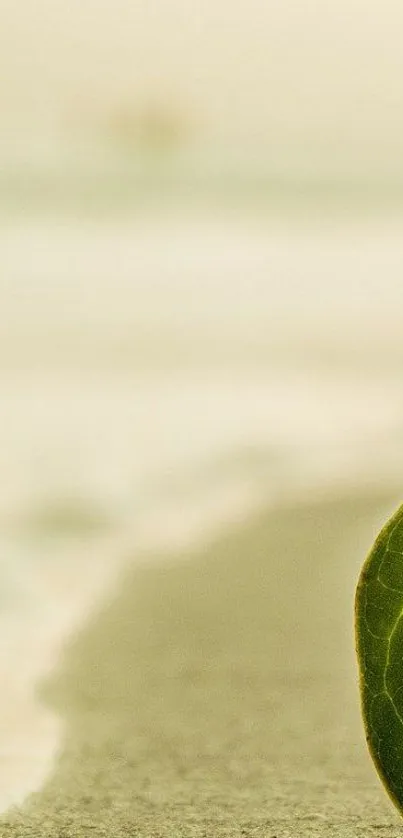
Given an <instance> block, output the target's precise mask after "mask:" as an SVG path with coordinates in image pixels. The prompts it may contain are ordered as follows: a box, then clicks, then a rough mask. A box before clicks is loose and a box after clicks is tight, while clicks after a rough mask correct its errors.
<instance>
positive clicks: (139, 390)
mask: <svg viewBox="0 0 403 838" xmlns="http://www.w3.org/2000/svg"><path fill="white" fill-rule="evenodd" d="M0 15H1V19H2V24H1V26H0V107H1V120H0V217H1V232H0V241H1V245H0V247H1V265H2V267H1V279H0V313H1V314H0V340H1V353H0V381H1V422H0V473H1V489H0V538H1V549H0V563H1V574H2V588H1V598H2V602H3V612H2V613H3V617H2V619H3V620H6V621H7V643H5V644H4V648H3V650H2V666H3V668H4V673H3V676H4V677H3V683H4V682H5V680H6V681H7V683H9V684H10V691H11V692H10V695H12V696H13V706H14V709H13V713H15V712H16V711H15V707H16V703H15V695H16V694H17V693H18V695H19V696H20V699H19V700H20V704H21V707H23V710H21V713H23V714H25V717H27V718H28V717H29V719H30V722H29V724H27V729H28V728H29V730H30V732H31V733H30V735H32V736H34V738H35V737H37V738H36V739H35V741H33V744H32V748H34V749H35V752H36V753H38V741H39V739H40V741H41V742H44V741H45V739H46V735H47V734H46V731H48V732H49V731H50V732H49V737H50V740H51V741H52V743H53V741H54V729H53V727H52V729H50V728H49V730H48V727H47V725H49V724H51V725H53V722H52V723H50V722H49V721H46V720H43V719H42V721H38V720H37V721H36V722H35V724H34V721H33V719H34V715H35V713H37V710H34V709H32V708H31V709H29V708H28V705H27V704H26V701H27V699H26V698H24V696H25V697H26V695H27V694H28V693H27V691H28V686H29V689H31V686H32V684H33V683H34V682H36V679H37V678H38V677H39V676H40V674H41V673H42V672H43V671H44V670H45V669H46V668H48V667H49V665H51V663H52V661H53V660H54V655H55V654H56V651H57V649H58V648H59V646H58V644H59V643H60V641H61V638H64V637H65V636H66V633H68V631H70V630H71V628H72V626H73V625H76V623H77V620H79V619H81V618H82V615H83V614H84V613H86V612H87V611H88V609H89V607H90V603H91V602H92V601H93V599H94V598H95V597H96V596H98V594H99V593H100V591H101V590H103V589H104V587H105V584H106V580H110V579H111V575H112V576H113V575H114V574H115V573H116V569H118V568H119V567H120V566H121V564H122V562H123V561H124V560H125V559H126V558H127V556H128V554H129V553H130V556H131V557H132V558H133V557H134V559H136V558H137V559H138V560H140V556H142V557H144V556H145V555H146V554H147V551H148V552H150V551H151V550H155V548H156V547H158V549H159V550H168V551H171V552H172V550H175V549H176V548H177V547H178V546H181V547H183V545H184V544H188V543H189V542H190V541H191V540H192V541H196V542H198V541H200V540H203V539H206V537H207V538H209V537H210V536H211V534H212V532H213V530H215V529H216V528H217V527H218V526H220V525H222V524H225V525H226V526H229V525H231V523H232V522H235V521H238V522H239V520H240V518H242V516H245V515H246V514H247V513H248V512H249V511H250V510H251V509H254V508H256V507H258V506H265V505H266V506H268V505H274V504H282V505H284V504H285V503H288V502H290V501H292V502H293V503H296V502H299V501H305V500H306V498H307V497H308V496H309V497H313V498H318V497H324V496H326V497H332V496H333V495H334V496H335V497H336V496H338V495H340V493H343V492H346V491H352V492H355V491H356V492H359V493H361V494H362V492H372V491H373V490H374V489H379V488H381V489H382V488H384V487H392V490H396V491H398V487H399V485H400V484H401V469H402V466H403V449H402V440H403V399H402V388H401V369H402V362H403V345H402V340H401V317H402V309H403V281H402V276H403V238H402V234H401V215H402V211H403V158H402V153H401V149H402V145H403V88H402V81H401V80H402V76H403V53H402V50H401V29H402V25H403V11H402V8H401V5H400V4H399V3H397V2H396V1H395V0H386V2H384V3H382V5H380V4H377V3H374V2H372V3H371V2H370V3H368V2H365V3H364V2H363V0H348V2H347V0H339V2H338V3H337V4H336V3H333V4H324V3H323V2H320V0H306V2H305V3H303V4H296V3H291V2H289V0H283V2H282V3H278V2H275V0H268V2H265V3H262V2H259V1H258V0H248V2H246V0H233V1H232V2H231V3H230V2H227V0H221V2H214V3H213V2H210V0H203V2H201V0H186V2H185V0H170V2H169V3H163V2H161V0H148V2H147V3H133V2H129V0H114V2H113V3H112V2H111V0H102V1H101V0H96V2H95V0H86V2H85V3H83V2H82V0H80V2H78V0H70V2H69V3H68V4H66V3H62V2H61V0H36V2H35V4H33V3H29V2H27V1H26V0H25V2H20V3H17V4H16V3H15V2H14V3H12V2H9V0H1V1H0ZM359 559H361V556H360V557H359ZM357 566H358V565H357ZM353 570H354V572H355V570H356V567H355V568H354V569H353ZM27 625H28V626H29V631H28V630H27ZM3 634H4V632H3ZM16 660H18V661H19V666H18V672H17V671H15V670H16V668H15V661H16ZM3 700H4V701H5V700H6V696H5V697H3ZM17 704H18V702H17ZM18 706H20V705H18ZM35 718H36V716H35ZM35 725H37V727H35ZM41 725H42V727H41ZM9 729H10V730H11V729H12V725H9ZM32 731H34V732H33V733H32ZM35 731H36V732H35ZM52 737H53V738H52ZM10 747H12V744H11V745H10ZM49 748H50V751H52V748H53V744H52V745H51V746H49ZM49 748H48V750H46V748H45V746H44V753H45V752H46V753H45V757H46V759H47V758H48V751H49ZM30 772H31V774H30V777H31V779H30V780H29V782H28V781H27V782H28V785H27V787H28V786H29V783H30V782H31V784H32V765H31V767H30ZM24 788H25V787H24Z"/></svg>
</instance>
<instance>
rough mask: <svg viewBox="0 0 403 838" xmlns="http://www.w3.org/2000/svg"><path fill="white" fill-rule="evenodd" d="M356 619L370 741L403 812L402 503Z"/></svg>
mask: <svg viewBox="0 0 403 838" xmlns="http://www.w3.org/2000/svg"><path fill="white" fill-rule="evenodd" d="M355 618H356V643H357V655H358V663H359V670H360V688H361V701H362V714H363V718H364V726H365V731H366V738H367V743H368V747H369V750H370V753H371V755H372V758H373V760H374V763H375V765H376V768H377V770H378V773H379V775H380V777H381V780H382V782H383V783H384V785H385V787H386V790H387V792H388V794H389V795H390V797H391V798H392V800H393V802H394V803H395V805H396V806H397V807H398V809H400V811H401V813H402V814H403V506H401V507H400V509H398V511H397V512H396V514H395V515H394V516H393V518H391V520H390V521H389V522H388V523H387V524H386V526H385V527H384V528H383V529H382V531H381V533H380V535H379V536H378V538H377V540H376V542H375V544H374V547H373V549H372V551H371V553H370V554H369V556H368V558H367V560H366V562H365V564H364V566H363V568H362V571H361V575H360V578H359V581H358V586H357V593H356V603H355Z"/></svg>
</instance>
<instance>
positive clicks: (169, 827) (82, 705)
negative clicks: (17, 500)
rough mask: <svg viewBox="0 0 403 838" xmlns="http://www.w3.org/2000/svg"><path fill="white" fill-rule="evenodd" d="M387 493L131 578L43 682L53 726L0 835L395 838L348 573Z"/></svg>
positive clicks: (389, 498) (319, 506)
mask: <svg viewBox="0 0 403 838" xmlns="http://www.w3.org/2000/svg"><path fill="white" fill-rule="evenodd" d="M398 502H399V498H398V497H397V496H396V495H395V494H392V493H389V494H388V493H385V492H384V493H381V494H380V493H375V492H374V493H372V494H370V493H368V492H367V493H366V494H362V493H361V495H360V496H358V495H357V494H354V493H349V494H345V495H344V496H341V497H340V498H338V499H333V500H332V499H328V500H326V501H323V500H322V501H320V502H319V501H318V502H308V503H305V504H301V503H300V504H298V505H294V506H290V505H283V507H282V508H280V509H278V510H273V509H272V510H269V511H268V512H266V513H259V515H255V516H253V517H251V518H250V520H249V521H248V522H246V523H245V522H244V523H240V524H239V525H238V526H232V527H231V528H230V529H229V531H228V533H227V534H226V535H222V536H220V538H219V539H217V540H215V541H213V542H212V543H211V544H210V545H209V546H205V547H204V548H203V549H202V550H200V551H199V552H197V551H195V550H193V551H192V555H191V559H192V560H191V561H189V558H190V557H189V555H188V553H187V551H186V550H184V551H182V552H179V553H178V555H172V556H171V557H170V559H169V561H167V560H166V557H165V558H164V561H163V562H161V563H159V562H158V560H157V557H156V560H155V562H154V563H153V565H152V566H151V565H149V566H148V567H147V566H144V567H143V568H137V569H131V570H130V571H128V572H127V574H126V575H125V577H124V578H122V583H121V587H120V589H119V590H118V592H117V595H116V597H115V598H114V600H113V601H111V602H109V603H107V604H105V606H104V607H103V608H101V609H100V610H99V611H98V613H97V614H96V615H95V616H93V617H92V618H91V620H90V622H89V623H88V625H87V626H86V627H85V628H84V629H83V630H82V631H81V632H80V633H78V634H77V635H76V636H75V638H73V639H72V640H70V642H69V643H68V644H67V646H66V649H65V652H64V654H63V656H62V658H61V660H60V663H59V665H58V666H57V668H56V669H55V671H54V672H53V673H52V675H51V676H50V677H48V678H47V679H46V682H45V683H42V684H41V686H40V693H41V698H42V700H43V701H44V702H45V704H46V705H47V706H48V707H50V708H51V709H52V710H53V711H55V712H56V713H57V714H58V715H59V716H61V717H62V719H63V721H64V724H65V732H64V741H63V746H62V751H61V755H60V758H59V759H58V761H57V764H56V766H55V770H54V772H53V775H52V776H51V778H50V779H49V781H48V782H47V783H46V785H45V787H44V788H43V789H42V790H41V791H39V792H38V793H36V794H34V795H32V796H31V797H30V798H29V799H28V800H27V801H26V803H25V805H24V806H23V807H22V808H21V809H15V810H13V811H11V812H8V814H7V815H5V816H3V819H2V822H1V827H0V830H1V835H2V836H3V838H11V836H19V838H25V836H27V838H28V836H30V837H31V838H32V837H33V836H35V837H36V836H38V838H39V836H40V838H47V836H49V838H50V836H52V838H55V836H58V838H61V837H62V836H87V835H89V834H94V835H98V836H117V838H120V836H122V838H123V836H128V835H131V836H139V837H140V836H141V838H151V836H152V837H153V838H168V836H169V838H172V836H178V837H179V836H183V837H184V838H185V836H186V838H196V836H198V838H199V836H214V838H216V836H219V838H224V836H225V838H226V837H227V836H231V838H238V836H239V838H240V836H244V838H252V836H254V837H255V836H262V838H263V836H264V838H291V836H296V835H298V836H299V838H300V837H301V838H302V836H309V838H313V836H322V835H326V836H327V838H333V836H334V838H336V836H337V838H350V836H351V838H352V836H354V837H355V836H359V835H362V836H366V838H369V836H373V835H374V836H375V835H376V836H392V835H396V829H397V828H398V825H399V818H398V815H397V814H396V813H395V812H394V810H393V808H392V806H391V804H390V803H389V801H388V800H387V798H386V795H385V793H384V791H383V790H382V788H381V786H380V783H379V782H378V780H377V778H376V775H375V772H374V770H373V768H372V765H371V763H370V760H369V757H368V755H367V752H366V747H365V742H364V737H363V731H362V725H361V720H360V714H359V703H358V690H357V685H356V670H355V660H354V653H353V628H352V608H353V597H354V587H355V581H356V576H357V573H358V570H359V566H360V563H361V561H362V559H363V557H364V556H365V553H366V551H367V550H368V548H369V547H370V545H371V542H372V540H373V537H374V535H375V533H376V531H377V529H378V528H379V525H380V523H381V521H382V520H384V518H385V517H386V516H387V515H388V514H389V513H390V511H391V510H393V509H394V508H395V506H396V505H397V503H398Z"/></svg>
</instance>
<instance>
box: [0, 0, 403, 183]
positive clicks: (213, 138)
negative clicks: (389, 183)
mask: <svg viewBox="0 0 403 838" xmlns="http://www.w3.org/2000/svg"><path fill="white" fill-rule="evenodd" d="M402 31H403V4H401V3H400V2H397V0H384V1H383V2H382V3H380V2H378V3H376V2H374V0H338V2H331V3H330V2H326V0H304V2H302V3H301V2H295V0H294V2H291V0H265V1H264V0H231V2H229V0H142V2H138V1H137V2H136V0H69V2H67V3H66V1H65V0H19V2H18V0H0V103H1V107H2V114H3V119H2V127H1V128H0V133H1V132H3V133H4V132H5V131H7V130H11V131H12V132H13V131H14V128H13V126H18V125H21V124H25V125H26V126H29V129H31V128H32V132H33V134H35V132H36V131H38V132H39V133H40V132H41V131H49V130H53V128H56V129H57V130H58V129H59V127H60V125H62V124H64V125H65V124H66V120H67V122H69V120H70V121H71V120H73V121H74V119H76V120H77V124H78V123H79V122H80V118H81V117H80V114H81V113H83V112H88V113H89V114H91V111H92V110H94V113H95V115H96V114H98V113H99V112H102V113H108V112H109V110H110V109H112V110H113V109H114V108H119V107H121V106H125V104H126V103H129V104H131V103H134V104H135V103H137V102H139V103H140V104H141V103H142V102H145V101H147V100H148V99H152V100H157V101H160V102H169V103H172V105H173V106H174V107H175V108H176V109H178V110H180V111H183V112H184V113H185V114H186V115H187V116H188V118H189V121H190V123H191V124H192V125H193V126H194V131H195V133H198V135H199V136H200V137H201V138H202V139H203V140H204V141H205V142H207V143H209V144H213V145H214V144H215V145H216V146H217V147H222V146H223V147H224V148H225V147H227V148H232V149H238V148H239V149H251V148H252V149H260V150H261V151H262V152H263V153H264V155H266V156H267V159H268V161H269V163H270V161H271V162H273V163H274V164H275V165H278V166H279V168H280V169H281V167H282V166H283V167H285V168H286V167H287V166H289V165H291V161H292V165H294V166H295V167H296V168H300V167H302V168H305V169H307V170H309V169H310V168H312V167H315V166H320V165H322V163H323V165H324V167H325V168H329V166H330V168H331V167H332V166H333V167H334V169H335V170H336V171H337V170H338V169H341V170H346V171H349V170H351V169H354V167H356V166H363V167H364V168H366V169H368V168H369V170H374V171H378V169H379V170H380V171H381V172H382V171H383V172H387V171H391V172H395V171H400V170H402V169H403V164H402V161H401V158H402V154H401V149H402V147H403V116H402V114H403V50H402V48H401V39H402ZM10 126H11V128H10ZM15 130H17V128H15Z"/></svg>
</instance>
